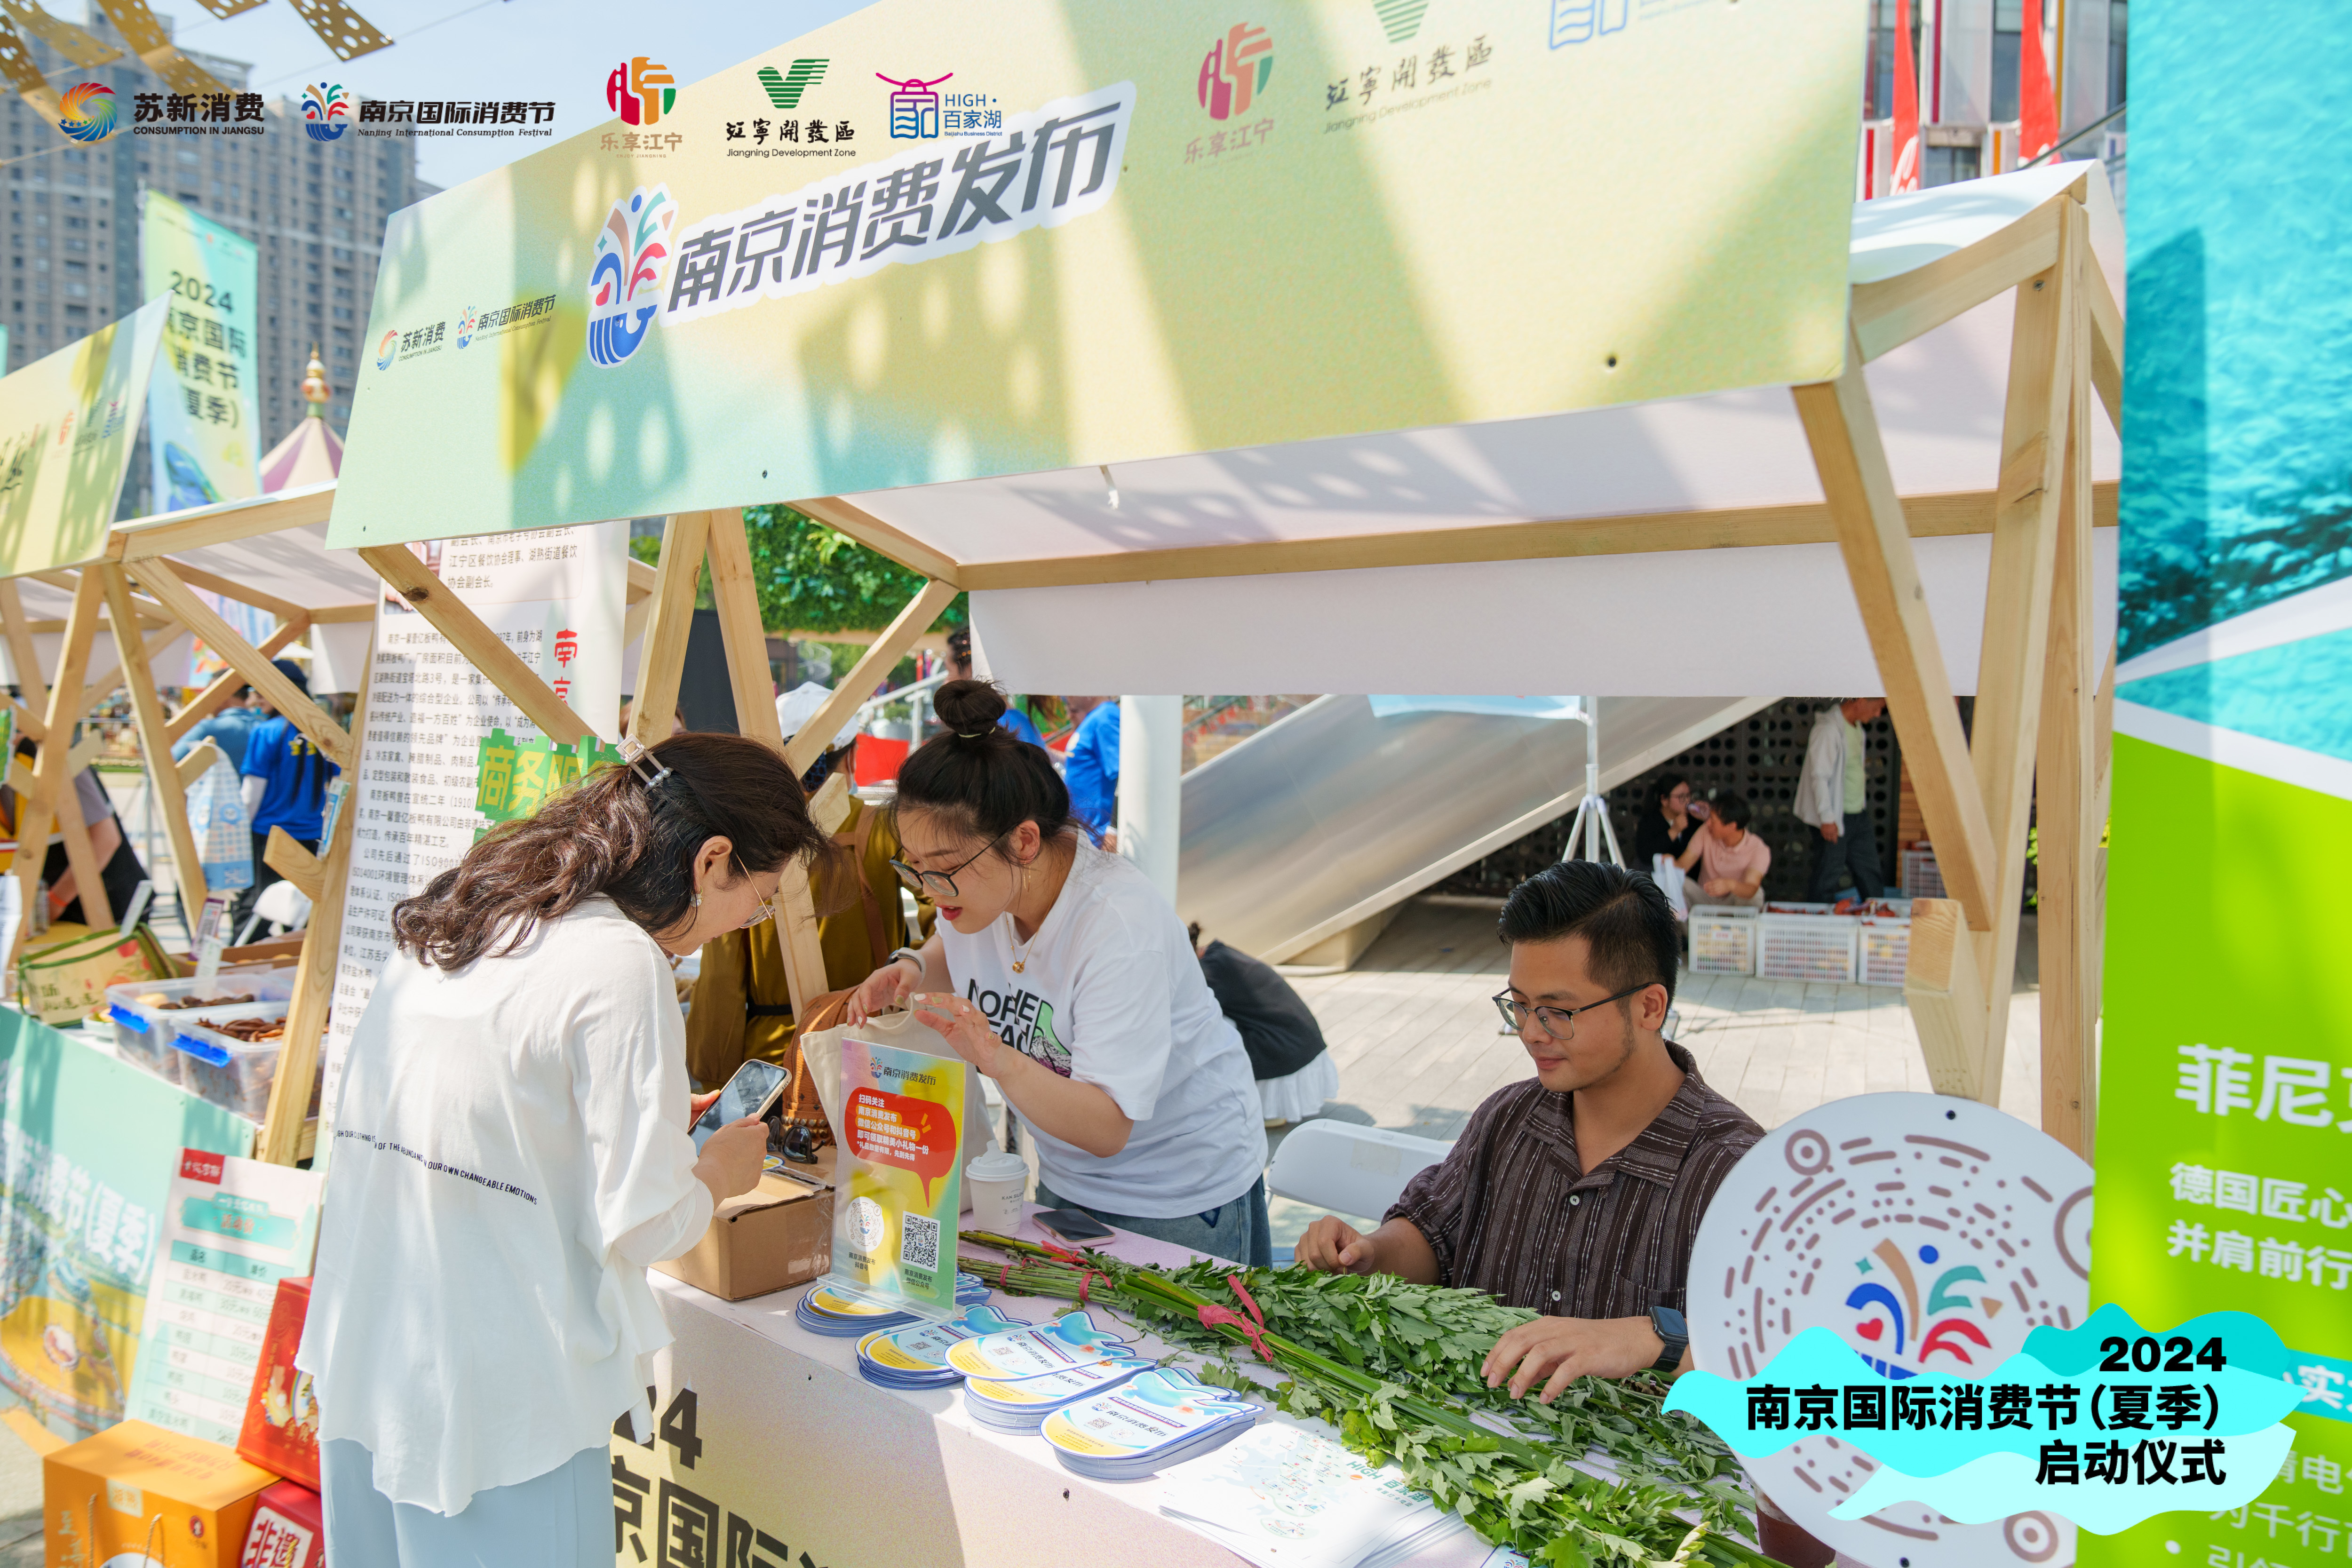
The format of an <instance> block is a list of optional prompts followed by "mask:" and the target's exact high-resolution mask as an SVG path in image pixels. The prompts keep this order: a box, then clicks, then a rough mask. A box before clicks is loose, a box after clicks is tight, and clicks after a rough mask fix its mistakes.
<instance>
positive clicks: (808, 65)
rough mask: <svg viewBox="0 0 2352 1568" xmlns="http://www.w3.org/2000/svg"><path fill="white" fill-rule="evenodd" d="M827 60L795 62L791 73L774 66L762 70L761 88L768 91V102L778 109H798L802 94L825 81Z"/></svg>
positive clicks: (760, 72) (760, 73) (763, 67)
mask: <svg viewBox="0 0 2352 1568" xmlns="http://www.w3.org/2000/svg"><path fill="white" fill-rule="evenodd" d="M830 63H831V62H830V61H827V60H794V61H793V68H792V69H791V70H789V71H780V70H778V69H777V68H775V67H773V66H761V68H760V71H759V76H760V86H761V88H763V89H766V91H767V94H768V101H770V102H771V103H773V104H774V105H775V106H776V107H777V108H778V109H798V108H799V107H800V106H801V94H803V93H804V92H806V91H807V90H808V89H811V88H813V87H814V86H816V85H817V84H818V83H819V82H821V81H823V80H824V68H825V67H826V66H827V65H828V64H830Z"/></svg>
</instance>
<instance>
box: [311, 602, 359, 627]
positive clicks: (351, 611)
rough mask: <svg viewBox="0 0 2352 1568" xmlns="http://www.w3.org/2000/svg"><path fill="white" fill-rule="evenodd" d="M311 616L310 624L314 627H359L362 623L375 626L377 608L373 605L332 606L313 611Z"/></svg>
mask: <svg viewBox="0 0 2352 1568" xmlns="http://www.w3.org/2000/svg"><path fill="white" fill-rule="evenodd" d="M309 615H310V624H311V625H312V626H357V625H358V624H359V623H360V622H362V621H365V622H367V623H369V624H370V625H373V624H374V622H375V606H374V605H328V606H327V607H326V608H325V609H323V610H311V611H310V612H309Z"/></svg>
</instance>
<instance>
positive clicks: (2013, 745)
mask: <svg viewBox="0 0 2352 1568" xmlns="http://www.w3.org/2000/svg"><path fill="white" fill-rule="evenodd" d="M2060 219H2061V222H2060V232H2059V245H2058V261H2057V264H2056V265H2055V266H2053V267H2052V268H2050V269H2049V271H2047V272H2045V273H2043V274H2042V276H2040V277H2038V278H2035V279H2032V280H2031V281H2030V282H2028V283H2024V284H2021V285H2020V286H2019V288H2018V290H2017V311H2016V315H2015V318H2014V321H2013V322H2012V325H2011V335H2010V349H2009V387H2008V394H2007V397H2006V400H2005V405H2004V408H2003V411H2002V415H2001V460H2000V510H1999V512H1998V513H1997V515H1996V516H1995V518H1994V521H1993V535H1992V565H1991V570H1990V574H1989V577H1988V580H1987V585H1986V593H1985V612H1984V634H1983V636H1982V637H1981V638H1980V639H1979V654H1978V658H1977V701H1976V721H1975V723H1974V724H1973V725H1971V726H1970V730H1969V763H1970V764H1971V765H1972V766H1973V767H1974V769H1975V772H1976V778H1977V793H1978V795H1979V796H1980V797H1981V798H1982V799H1983V801H1984V808H1985V819H1986V821H1987V822H1988V823H1990V826H1991V828H1992V844H1993V854H1994V865H1995V868H1996V869H1995V874H1994V877H1993V881H1992V889H1991V891H1992V916H1993V919H1992V925H1991V929H1990V931H1984V930H1981V929H1980V930H1979V935H1978V937H1977V939H1976V940H1977V942H1978V949H1977V971H1978V973H1979V974H1981V975H1982V976H1983V977H1984V981H1985V999H1984V1000H1985V1007H1986V1015H1985V1018H1984V1025H1983V1027H1984V1032H1985V1043H1984V1047H1983V1056H1984V1059H1985V1065H1986V1072H1987V1073H1988V1075H1989V1079H1990V1081H1989V1082H1988V1084H1987V1085H1986V1092H1987V1094H1988V1096H1989V1097H1990V1099H1989V1103H1992V1104H1998V1103H1999V1102H2000V1072H2001V1064H2002V1058H2003V1056H2004V1054H2005V1053H2006V1050H2007V1046H2008V1039H2009V1015H2010V990H2011V984H2010V982H2011V976H2012V975H2014V974H2015V973H2016V969H2017V927H2018V918H2019V915H2020V913H2021V910H2022V907H2023V905H2024V902H2025V869H2026V858H2025V851H2026V827H2027V824H2028V823H2029V821H2030V820H2031V819H2032V811H2033V757H2034V746H2035V742H2036V741H2037V740H2038V738H2039V736H2040V734H2041V727H2042V726H2041V715H2042V695H2043V693H2042V672H2043V666H2044V663H2045V661H2046V659H2047V658H2048V655H2049V649H2050V595H2051V582H2052V576H2053V572H2054V570H2055V563H2056V560H2057V552H2058V532H2059V528H2058V514H2059V511H2060V510H2061V502H2062V500H2063V498H2064V496H2065V493H2066V489H2067V488H2068V473H2067V437H2068V430H2069V427H2070V422H2071V419H2072V413H2071V410H2072V408H2073V405H2074V402H2075V396H2074V386H2075V384H2076V381H2077V378H2078V373H2079V370H2080V367H2081V365H2082V363H2083V360H2082V358H2081V357H2080V353H2079V350H2080V348H2081V346H2082V345H2081V339H2082V336H2083V332H2084V313H2083V304H2082V289H2081V280H2082V272H2083V265H2084V259H2085V258H2086V257H2087V255H2088V253H2089V249H2090V241H2089V218H2088V216H2087V215H2085V214H2084V211H2083V209H2082V208H2081V207H2079V206H2076V205H2073V204H2071V203H2070V204H2068V205H2067V206H2066V208H2065V209H2064V211H2063V212H2062V213H2061V214H2060ZM2088 416H2089V411H2088V405H2087V402H2085V406H2084V417H2085V418H2086V419H2087V418H2088ZM2085 455H2086V450H2085V451H2084V452H2082V453H2078V454H2077V457H2078V460H2079V458H2081V457H2083V456H2085ZM2084 548H2085V549H2087V548H2088V545H2087V543H2086V544H2085V546H2084ZM1921 1042H1922V1044H1923V1045H1924V1044H1925V1043H1926V1037H1925V1036H1924V1035H1923V1036H1922V1037H1921Z"/></svg>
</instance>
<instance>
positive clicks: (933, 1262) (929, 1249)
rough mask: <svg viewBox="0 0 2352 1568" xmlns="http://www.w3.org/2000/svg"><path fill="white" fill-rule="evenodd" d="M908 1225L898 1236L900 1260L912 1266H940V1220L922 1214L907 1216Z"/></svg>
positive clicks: (909, 1266)
mask: <svg viewBox="0 0 2352 1568" xmlns="http://www.w3.org/2000/svg"><path fill="white" fill-rule="evenodd" d="M905 1219H906V1225H905V1227H904V1229H903V1230H902V1231H901V1232H900V1234H899V1237H898V1261H899V1262H900V1263H903V1264H905V1265H906V1266H907V1267H908V1268H938V1267H939V1266H940V1222H939V1221H937V1220H935V1219H925V1218H924V1217H923V1216H922V1215H919V1214H910V1215H906V1216H905Z"/></svg>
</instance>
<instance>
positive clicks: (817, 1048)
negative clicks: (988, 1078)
mask: <svg viewBox="0 0 2352 1568" xmlns="http://www.w3.org/2000/svg"><path fill="white" fill-rule="evenodd" d="M848 1000H849V993H848V992H846V991H836V992H834V993H832V994H829V995H825V996H820V997H818V998H817V999H816V1000H815V1001H814V1002H812V1003H811V1004H810V1005H809V1022H810V1023H812V1024H818V1025H826V1026H828V1027H823V1028H813V1029H803V1030H802V1031H801V1034H800V1047H801V1064H802V1068H803V1071H805V1072H806V1073H807V1074H808V1075H809V1080H810V1082H811V1083H812V1084H814V1086H815V1089H816V1093H817V1099H818V1100H819V1101H821V1102H822V1103H823V1104H824V1120H825V1125H826V1126H828V1127H830V1128H832V1129H833V1141H834V1143H835V1145H836V1146H845V1144H844V1142H843V1139H842V1136H841V1043H842V1042H843V1041H844V1040H847V1039H852V1038H855V1039H860V1040H864V1041H865V1042H866V1044H867V1045H870V1046H896V1047H898V1048H899V1049H900V1050H905V1051H921V1052H923V1053H924V1054H925V1055H927V1056H934V1057H945V1058H948V1059H949V1060H950V1061H962V1060H963V1058H961V1057H959V1056H957V1055H956V1053H955V1047H953V1046H950V1045H949V1044H948V1043H947V1041H945V1040H944V1039H941V1038H940V1034H939V1031H938V1030H936V1029H934V1028H932V1027H931V1026H929V1025H928V1024H926V1023H923V1022H922V1021H921V1020H919V1019H918V1018H917V1017H916V1016H914V1015H913V1014H912V1013H905V1012H900V1013H885V1014H884V1015H882V1016H880V1017H878V1018H869V1019H867V1020H866V1022H865V1023H863V1024H861V1025H859V1026H857V1027H856V1028H851V1027H849V1026H847V1025H845V1024H835V1020H836V1019H838V1018H840V1017H841V1016H842V1012H843V1004H845V1003H846V1002H847V1001H848ZM980 1082H981V1079H980V1069H979V1068H975V1067H973V1066H972V1065H971V1063H970V1062H964V1069H963V1150H962V1152H961V1157H960V1161H959V1163H960V1164H962V1165H969V1164H971V1163H972V1162H973V1161H974V1160H977V1159H979V1158H980V1157H981V1156H982V1154H985V1153H987V1152H989V1151H990V1150H991V1149H992V1148H994V1147H995V1142H994V1140H993V1139H992V1138H991V1137H990V1136H989V1131H988V1102H987V1100H985V1099H983V1098H982V1094H981V1089H980ZM1006 1114H1007V1115H1010V1114H1012V1112H1011V1110H1010V1109H1009V1108H1008V1110H1006ZM963 1206H964V1212H965V1213H967V1214H969V1213H971V1195H970V1193H969V1190H968V1189H967V1192H966V1195H965V1198H964V1205H963Z"/></svg>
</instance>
